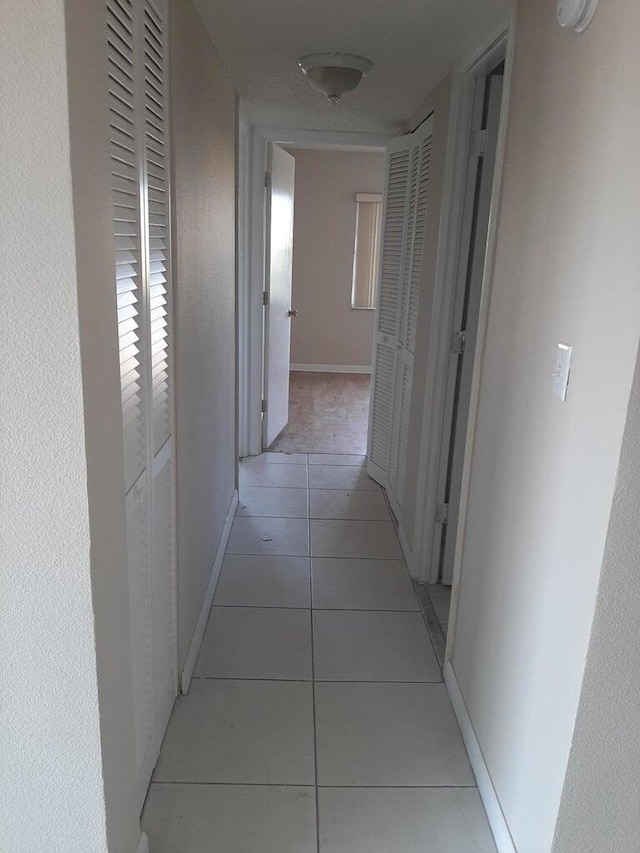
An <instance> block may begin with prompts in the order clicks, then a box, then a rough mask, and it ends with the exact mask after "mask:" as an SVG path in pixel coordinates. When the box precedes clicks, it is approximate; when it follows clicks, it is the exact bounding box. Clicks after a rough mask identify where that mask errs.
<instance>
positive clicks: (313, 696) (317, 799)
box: [307, 455, 320, 853]
mask: <svg viewBox="0 0 640 853" xmlns="http://www.w3.org/2000/svg"><path fill="white" fill-rule="evenodd" d="M310 464H311V463H310V462H309V456H308V455H307V506H308V508H309V517H308V519H307V537H308V539H307V541H308V547H309V604H310V610H309V613H310V617H311V701H312V704H313V771H314V779H315V786H314V794H315V803H316V853H320V794H319V789H318V729H317V722H316V660H315V648H314V641H313V570H312V567H311V566H312V564H311V485H310V471H309V468H310Z"/></svg>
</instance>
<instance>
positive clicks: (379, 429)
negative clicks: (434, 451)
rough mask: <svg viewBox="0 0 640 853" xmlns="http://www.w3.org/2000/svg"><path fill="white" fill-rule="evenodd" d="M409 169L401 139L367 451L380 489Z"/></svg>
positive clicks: (394, 156) (391, 183) (388, 200)
mask: <svg viewBox="0 0 640 853" xmlns="http://www.w3.org/2000/svg"><path fill="white" fill-rule="evenodd" d="M410 169H411V146H410V144H408V143H407V142H405V139H404V138H403V139H400V140H396V142H394V143H392V145H391V146H390V147H389V149H388V151H387V158H386V177H385V192H384V204H383V215H382V241H381V257H380V263H379V267H378V269H379V282H378V305H377V309H376V329H375V336H374V351H373V369H372V379H371V402H370V406H369V437H368V452H367V470H368V472H369V474H370V475H371V476H372V477H373V478H374V479H376V480H377V481H378V482H379V483H381V484H382V485H384V486H386V485H387V484H388V472H389V456H390V451H391V443H392V431H393V402H394V393H395V383H396V367H397V354H398V324H399V318H400V312H401V305H402V292H401V285H402V268H403V263H404V255H405V245H406V226H407V203H408V202H407V196H408V190H409V179H410Z"/></svg>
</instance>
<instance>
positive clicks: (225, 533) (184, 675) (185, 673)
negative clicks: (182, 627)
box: [180, 489, 238, 695]
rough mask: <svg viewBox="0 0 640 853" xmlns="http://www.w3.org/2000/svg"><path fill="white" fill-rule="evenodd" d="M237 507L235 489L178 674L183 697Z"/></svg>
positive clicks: (198, 648) (187, 690)
mask: <svg viewBox="0 0 640 853" xmlns="http://www.w3.org/2000/svg"><path fill="white" fill-rule="evenodd" d="M237 506H238V491H237V489H236V490H234V492H233V496H232V498H231V503H230V504H229V509H228V510H227V517H226V519H225V522H224V527H223V528H222V535H221V536H220V542H219V543H218V548H217V550H216V556H215V559H214V561H213V566H212V567H211V576H210V578H209V584H208V586H207V591H206V593H205V596H204V601H203V602H202V607H201V609H200V615H199V616H198V622H197V623H196V629H195V631H194V632H193V637H192V638H191V644H190V645H189V653H188V654H187V659H186V661H185V664H184V668H183V669H182V672H181V673H180V692H181V693H182V694H183V695H185V694H187V693H188V692H189V686H190V684H191V678H192V677H193V670H194V669H195V666H196V660H197V659H198V652H199V651H200V645H201V644H202V638H203V636H204V632H205V628H206V627H207V620H208V619H209V611H210V610H211V604H212V602H213V596H214V593H215V591H216V585H217V583H218V577H219V576H220V569H221V568H222V561H223V560H224V555H225V552H226V550H227V544H228V543H229V536H230V535H231V526H232V525H233V519H234V518H235V514H236V509H237Z"/></svg>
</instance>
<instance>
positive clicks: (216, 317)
mask: <svg viewBox="0 0 640 853" xmlns="http://www.w3.org/2000/svg"><path fill="white" fill-rule="evenodd" d="M171 60H172V68H173V71H172V77H171V96H172V132H173V183H174V187H175V196H174V199H175V207H174V220H173V236H174V276H175V277H174V286H175V309H176V342H175V364H176V409H177V425H176V434H177V476H178V571H179V577H178V600H179V646H180V666H181V667H182V666H183V665H184V662H185V658H186V655H187V652H188V649H189V643H190V642H191V639H192V636H193V632H194V629H195V626H196V622H197V619H198V616H199V613H200V609H201V607H202V603H203V598H204V595H205V591H206V589H207V584H208V582H209V578H210V575H211V568H212V564H213V560H214V557H215V553H216V550H217V547H218V544H219V542H220V535H221V532H222V528H223V525H224V521H225V517H226V514H227V511H228V509H229V504H230V501H231V498H232V495H233V491H234V488H235V458H236V455H237V454H236V426H235V407H236V397H235V393H236V392H235V354H236V346H235V247H234V240H235V238H234V234H235V221H234V220H235V95H234V93H233V91H232V89H231V88H230V86H229V85H228V84H227V83H226V81H225V80H224V79H223V77H222V74H221V71H220V67H219V65H218V63H217V60H216V58H215V54H214V51H213V46H212V44H211V41H210V40H209V37H208V35H207V34H206V32H205V30H204V27H203V25H202V22H201V20H200V18H199V17H198V14H197V12H196V10H195V8H194V6H193V4H192V2H191V0H180V2H178V0H174V2H172V4H171Z"/></svg>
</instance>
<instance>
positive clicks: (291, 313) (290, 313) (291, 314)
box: [287, 308, 298, 317]
mask: <svg viewBox="0 0 640 853" xmlns="http://www.w3.org/2000/svg"><path fill="white" fill-rule="evenodd" d="M297 316H298V312H297V311H294V310H293V308H289V310H288V311H287V317H297Z"/></svg>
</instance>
